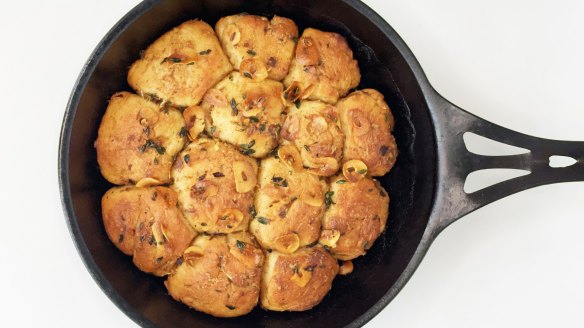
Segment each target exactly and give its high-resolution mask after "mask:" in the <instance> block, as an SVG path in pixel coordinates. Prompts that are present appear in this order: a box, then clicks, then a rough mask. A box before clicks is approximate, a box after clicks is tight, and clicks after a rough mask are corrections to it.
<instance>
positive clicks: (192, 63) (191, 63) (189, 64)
mask: <svg viewBox="0 0 584 328" xmlns="http://www.w3.org/2000/svg"><path fill="white" fill-rule="evenodd" d="M191 65H195V62H190V63H187V66H191Z"/></svg>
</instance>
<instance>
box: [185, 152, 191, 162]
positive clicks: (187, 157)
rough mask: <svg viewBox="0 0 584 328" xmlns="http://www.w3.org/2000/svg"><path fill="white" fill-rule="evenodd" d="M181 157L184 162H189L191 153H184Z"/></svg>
mask: <svg viewBox="0 0 584 328" xmlns="http://www.w3.org/2000/svg"><path fill="white" fill-rule="evenodd" d="M183 159H184V160H185V163H187V164H189V162H190V161H191V155H189V154H186V155H185V156H184V157H183Z"/></svg>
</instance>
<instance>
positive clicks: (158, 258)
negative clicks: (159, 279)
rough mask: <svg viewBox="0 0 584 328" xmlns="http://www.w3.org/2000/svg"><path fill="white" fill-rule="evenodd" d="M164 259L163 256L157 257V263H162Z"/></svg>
mask: <svg viewBox="0 0 584 328" xmlns="http://www.w3.org/2000/svg"><path fill="white" fill-rule="evenodd" d="M163 258H164V257H163V256H161V257H157V258H156V263H160V262H162V259H163Z"/></svg>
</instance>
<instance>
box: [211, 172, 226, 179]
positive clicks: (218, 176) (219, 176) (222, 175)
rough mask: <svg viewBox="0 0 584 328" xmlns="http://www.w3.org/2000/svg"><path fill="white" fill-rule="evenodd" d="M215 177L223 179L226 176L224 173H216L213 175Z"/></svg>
mask: <svg viewBox="0 0 584 328" xmlns="http://www.w3.org/2000/svg"><path fill="white" fill-rule="evenodd" d="M213 176H214V177H215V178H222V177H224V176H225V174H223V173H221V172H215V173H213Z"/></svg>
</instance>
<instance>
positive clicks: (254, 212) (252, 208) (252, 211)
mask: <svg viewBox="0 0 584 328" xmlns="http://www.w3.org/2000/svg"><path fill="white" fill-rule="evenodd" d="M247 211H248V213H249V215H251V217H252V218H255V216H256V215H257V214H258V213H257V212H256V209H255V207H254V206H253V205H251V206H250V207H248V209H247Z"/></svg>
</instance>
